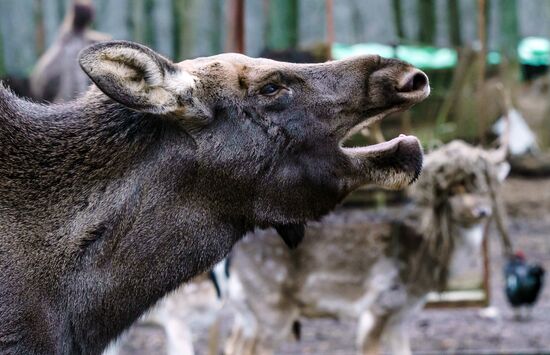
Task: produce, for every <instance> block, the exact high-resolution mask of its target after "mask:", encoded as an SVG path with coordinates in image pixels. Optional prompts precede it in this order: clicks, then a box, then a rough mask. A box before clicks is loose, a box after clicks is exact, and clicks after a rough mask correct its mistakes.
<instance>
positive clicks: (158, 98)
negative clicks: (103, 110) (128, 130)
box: [80, 41, 195, 114]
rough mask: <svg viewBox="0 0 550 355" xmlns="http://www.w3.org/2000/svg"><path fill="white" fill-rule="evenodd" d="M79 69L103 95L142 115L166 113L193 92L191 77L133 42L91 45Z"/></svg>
mask: <svg viewBox="0 0 550 355" xmlns="http://www.w3.org/2000/svg"><path fill="white" fill-rule="evenodd" d="M80 66H81V67H82V69H83V70H84V71H85V72H86V74H88V76H89V77H90V79H92V81H93V82H94V83H95V84H96V85H97V87H98V88H99V89H100V90H101V91H103V92H104V93H105V94H106V95H107V96H109V97H110V98H112V99H113V100H115V101H118V102H120V103H121V104H123V105H125V106H127V107H129V108H131V109H134V110H137V111H142V112H149V113H156V114H166V113H170V112H174V111H176V110H178V108H179V101H180V100H179V98H180V97H181V96H182V95H183V94H185V93H189V92H191V91H192V90H193V88H194V86H195V78H194V77H193V76H192V75H190V74H189V73H186V72H183V71H182V70H180V69H179V68H177V67H176V66H175V65H174V64H173V63H172V62H171V61H170V60H168V59H166V58H164V57H162V56H161V55H159V54H157V53H156V52H154V51H153V50H151V49H149V48H147V47H145V46H142V45H139V44H137V43H133V42H126V41H111V42H101V43H97V44H94V45H92V46H90V47H87V48H85V49H83V50H82V51H81V52H80Z"/></svg>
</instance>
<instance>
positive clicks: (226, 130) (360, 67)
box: [0, 41, 430, 355]
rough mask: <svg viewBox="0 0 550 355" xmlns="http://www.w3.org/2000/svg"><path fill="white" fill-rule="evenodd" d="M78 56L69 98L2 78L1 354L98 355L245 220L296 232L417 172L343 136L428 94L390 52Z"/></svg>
mask: <svg viewBox="0 0 550 355" xmlns="http://www.w3.org/2000/svg"><path fill="white" fill-rule="evenodd" d="M80 64H81V66H82V68H83V69H84V71H85V72H86V73H87V74H88V75H89V76H90V78H91V80H92V81H93V82H94V83H95V86H92V87H91V89H90V90H89V91H88V92H87V93H85V94H84V95H82V96H80V97H79V98H78V99H76V100H74V101H70V102H67V103H61V104H52V105H41V104H36V103H32V102H28V101H25V100H23V99H21V98H18V97H16V96H15V95H14V94H13V93H11V92H10V91H9V90H7V89H5V88H4V87H0V221H2V222H1V223H0V270H2V272H1V273H0V285H2V287H0V352H4V353H15V354H28V355H37V354H74V353H81V354H98V353H100V352H101V351H102V350H103V349H104V348H105V347H106V345H107V344H108V343H109V342H110V341H111V340H112V339H114V338H115V337H117V336H118V335H119V334H121V333H122V332H123V331H124V330H125V329H127V328H128V327H129V326H130V325H131V324H132V323H133V322H135V321H136V320H137V319H138V318H139V317H140V316H141V315H142V314H143V313H144V312H145V311H146V310H147V309H149V308H150V307H151V306H153V305H154V304H156V303H157V302H158V300H159V299H161V298H162V297H164V296H165V295H166V294H167V293H169V292H171V291H173V290H175V289H176V288H178V287H179V286H180V285H181V284H182V283H184V282H186V281H188V280H190V279H191V278H193V277H195V276H197V275H199V274H200V273H202V272H204V271H206V270H208V269H209V268H211V267H212V266H213V265H214V264H215V263H216V262H218V261H219V260H221V259H222V258H223V257H224V256H225V255H226V254H227V253H228V252H229V251H230V250H231V248H232V247H233V245H234V244H235V243H236V242H237V241H238V240H240V239H241V238H242V236H243V235H244V234H245V233H246V232H248V231H251V230H252V229H253V228H254V227H256V226H258V227H262V228H266V227H268V226H276V227H278V228H279V229H281V230H283V231H284V230H285V229H293V228H292V226H295V225H300V224H303V223H305V222H306V221H307V220H315V219H319V218H321V217H322V216H323V215H325V214H327V213H328V212H330V211H331V210H332V209H333V208H334V207H335V206H336V205H337V204H338V203H339V202H340V201H341V200H342V199H343V198H344V197H345V196H346V195H348V194H349V193H350V192H351V191H353V190H354V189H355V188H357V187H359V186H361V185H364V184H376V185H380V186H382V187H386V188H394V189H399V188H403V187H405V186H407V185H408V184H410V183H411V182H412V181H414V180H415V179H416V177H417V176H418V175H419V173H420V169H421V166H422V163H421V162H422V156H423V155H422V150H421V146H420V144H419V142H418V140H417V139H416V138H415V137H412V136H399V137H397V138H394V139H392V140H391V141H388V142H386V143H383V144H378V145H371V146H366V147H355V148H345V147H342V145H341V143H342V141H343V140H345V138H346V136H347V135H348V134H349V132H350V131H352V130H353V129H354V128H355V127H356V126H357V125H361V124H363V123H364V122H365V120H368V119H369V118H370V119H380V118H381V117H382V116H384V115H386V114H388V113H390V112H394V111H399V110H404V109H408V108H410V107H411V106H412V105H414V104H416V103H418V102H420V101H422V100H424V99H425V98H426V97H427V96H428V95H429V91H430V89H429V84H428V78H427V77H426V75H425V74H424V73H422V72H421V71H419V70H418V69H416V68H414V67H412V66H411V65H409V64H407V63H404V62H401V61H398V60H390V59H384V58H380V57H378V56H363V57H357V58H353V59H349V60H342V61H334V62H329V63H324V64H309V65H305V64H290V63H281V62H276V61H271V60H266V59H253V58H249V57H247V56H244V55H238V54H222V55H218V56H213V57H207V58H198V59H194V60H187V61H183V62H181V63H177V64H176V63H173V62H172V61H170V60H168V59H167V58H164V57H162V56H161V55H159V54H157V53H155V52H154V51H153V50H151V49H149V48H147V47H144V46H142V45H139V44H136V43H131V42H124V41H113V42H103V43H97V44H95V45H93V46H91V47H88V48H86V49H84V50H83V51H82V52H81V57H80ZM411 81H412V82H413V83H414V85H411V84H410V82H411ZM286 226H290V227H288V228H287V227H286ZM287 237H288V235H287Z"/></svg>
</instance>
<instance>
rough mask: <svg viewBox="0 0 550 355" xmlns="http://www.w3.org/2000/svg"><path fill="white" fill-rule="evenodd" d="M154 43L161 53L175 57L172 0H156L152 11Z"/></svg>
mask: <svg viewBox="0 0 550 355" xmlns="http://www.w3.org/2000/svg"><path fill="white" fill-rule="evenodd" d="M152 20H153V21H152V23H153V43H154V48H155V50H157V51H158V52H159V53H161V54H163V55H165V56H167V57H170V58H173V57H174V42H173V39H172V37H173V35H174V22H173V20H174V17H173V16H172V0H156V1H155V6H154V7H153V12H152Z"/></svg>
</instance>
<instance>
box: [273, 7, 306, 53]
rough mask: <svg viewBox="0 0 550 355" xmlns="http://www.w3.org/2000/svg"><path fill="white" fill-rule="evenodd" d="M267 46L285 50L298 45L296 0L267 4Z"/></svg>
mask: <svg viewBox="0 0 550 355" xmlns="http://www.w3.org/2000/svg"><path fill="white" fill-rule="evenodd" d="M268 21H269V25H268V35H267V41H268V43H267V46H268V48H270V49H275V50H277V49H285V48H292V47H296V45H297V44H298V2H297V1H296V0H277V1H274V0H271V1H270V2H269V18H268Z"/></svg>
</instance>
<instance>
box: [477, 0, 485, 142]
mask: <svg viewBox="0 0 550 355" xmlns="http://www.w3.org/2000/svg"><path fill="white" fill-rule="evenodd" d="M486 19H487V7H486V2H485V0H478V1H477V20H478V21H477V30H478V39H479V43H480V46H481V48H480V49H479V53H478V78H477V112H478V117H476V119H477V122H478V126H477V128H478V131H477V133H478V138H479V141H480V142H481V143H484V142H485V130H486V129H487V117H486V115H487V110H485V99H486V97H485V96H486V95H485V74H486V66H487V65H486V64H487V27H486V25H487V22H486Z"/></svg>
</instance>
